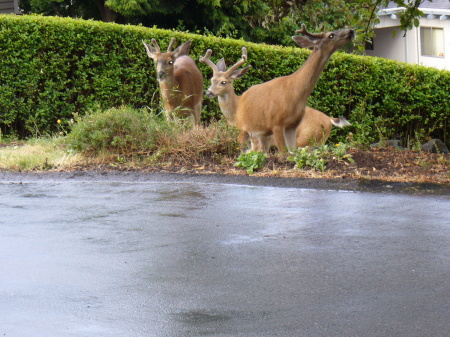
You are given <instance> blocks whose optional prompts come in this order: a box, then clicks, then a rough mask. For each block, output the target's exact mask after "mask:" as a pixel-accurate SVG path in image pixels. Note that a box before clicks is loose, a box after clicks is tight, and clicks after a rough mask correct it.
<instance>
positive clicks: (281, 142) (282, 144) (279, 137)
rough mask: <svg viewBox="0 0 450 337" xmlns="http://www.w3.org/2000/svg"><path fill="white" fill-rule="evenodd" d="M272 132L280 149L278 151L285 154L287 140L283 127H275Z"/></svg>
mask: <svg viewBox="0 0 450 337" xmlns="http://www.w3.org/2000/svg"><path fill="white" fill-rule="evenodd" d="M272 132H273V139H274V141H275V144H276V146H277V148H278V151H279V152H285V151H286V140H285V138H284V134H285V129H284V128H283V127H282V126H275V127H274V128H273V129H272Z"/></svg>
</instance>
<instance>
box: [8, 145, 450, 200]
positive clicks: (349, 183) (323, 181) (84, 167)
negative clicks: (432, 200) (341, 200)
mask: <svg viewBox="0 0 450 337" xmlns="http://www.w3.org/2000/svg"><path fill="white" fill-rule="evenodd" d="M348 153H349V154H350V155H351V158H352V159H353V160H352V161H349V160H346V159H344V160H337V159H336V158H331V159H329V161H328V163H327V169H326V170H325V172H319V171H317V170H312V169H301V170H300V169H298V168H296V167H295V164H294V162H291V161H289V160H287V159H286V156H284V157H283V156H280V155H277V154H275V153H272V154H270V155H269V156H268V158H267V161H266V164H265V166H264V168H262V169H260V170H257V171H255V172H254V173H253V174H248V173H247V171H246V170H245V169H242V168H237V167H235V166H234V164H235V163H236V158H235V157H233V158H230V157H227V156H225V155H217V153H208V152H206V153H201V154H199V155H197V156H195V158H194V157H193V156H190V155H188V156H185V155H180V156H176V155H175V156H174V155H171V156H169V157H167V158H164V159H163V160H161V161H158V163H156V164H155V163H152V164H143V163H145V161H141V164H139V165H130V164H129V163H119V162H117V160H116V158H114V159H112V160H110V161H108V160H104V161H103V162H98V161H95V160H93V161H89V160H87V161H86V162H84V163H82V164H75V165H72V166H71V167H53V168H49V169H48V170H46V172H45V174H44V176H47V177H48V176H49V174H50V176H52V175H51V172H53V176H57V175H58V174H59V175H61V176H64V174H63V173H65V172H67V173H68V174H69V175H70V174H72V175H73V174H75V173H76V172H83V176H84V177H89V179H91V177H92V179H94V177H96V176H101V177H103V178H105V177H106V176H108V177H112V178H114V179H117V178H118V177H119V175H120V173H124V172H125V173H127V174H128V176H130V173H132V174H134V175H135V178H134V179H140V178H136V177H137V176H136V175H139V174H144V173H145V174H144V176H147V177H148V174H149V173H151V174H153V175H154V177H156V179H158V177H166V178H167V176H168V175H170V176H171V178H170V179H171V180H173V179H175V180H176V179H181V180H184V179H191V180H192V179H194V180H196V181H199V180H202V181H206V182H217V181H223V182H227V183H243V184H250V185H267V186H282V187H306V188H332V189H349V190H375V191H377V190H380V189H381V190H387V191H389V190H391V191H393V190H398V191H400V192H408V193H422V192H424V193H432V194H448V195H450V155H449V154H436V153H430V152H424V151H412V150H396V149H395V148H393V147H385V148H374V149H367V150H362V149H351V150H350V152H348ZM32 173H33V172H32ZM34 173H39V174H43V173H44V172H34ZM1 174H2V175H3V179H7V177H8V175H6V176H5V173H4V172H3V173H1ZM22 174H23V173H22ZM174 174H175V176H178V178H174V177H173V175H174ZM5 177H6V178H5ZM120 179H125V178H123V177H122V178H120Z"/></svg>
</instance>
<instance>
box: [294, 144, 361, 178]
mask: <svg viewBox="0 0 450 337" xmlns="http://www.w3.org/2000/svg"><path fill="white" fill-rule="evenodd" d="M348 149H349V145H347V144H343V143H338V144H336V146H334V147H330V146H329V145H322V146H319V147H316V148H312V149H311V148H310V147H308V146H306V147H301V148H298V149H297V150H296V151H295V152H294V153H293V154H292V155H291V156H289V157H288V160H290V161H293V162H295V167H296V168H298V169H304V168H311V169H314V170H318V171H320V172H324V171H325V170H326V168H327V163H328V161H329V159H330V158H335V159H336V160H338V161H341V160H344V159H347V160H348V161H349V162H352V163H353V162H354V160H353V158H352V156H351V154H348V153H347V151H348Z"/></svg>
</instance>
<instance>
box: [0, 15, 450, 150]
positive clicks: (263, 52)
mask: <svg viewBox="0 0 450 337" xmlns="http://www.w3.org/2000/svg"><path fill="white" fill-rule="evenodd" d="M173 36H175V37H176V38H177V39H178V41H179V42H181V41H185V40H188V39H191V40H193V44H192V49H191V56H192V57H193V58H194V59H196V60H198V58H199V57H200V56H201V55H204V53H205V51H206V50H207V49H208V48H211V49H212V50H213V59H214V58H217V59H219V58H221V57H223V58H225V60H226V62H227V63H228V64H230V63H234V62H235V61H236V60H237V59H238V58H239V57H240V53H241V47H242V46H244V45H245V46H246V47H247V49H248V55H249V63H250V64H251V65H252V70H251V71H249V72H248V74H247V75H246V76H245V77H244V78H243V79H241V80H239V81H236V82H235V87H236V91H237V92H238V93H240V92H242V91H244V90H245V89H247V88H248V87H249V86H251V85H252V84H256V83H261V82H264V81H268V80H270V79H273V78H274V77H278V76H283V75H286V74H290V73H292V72H294V71H295V70H296V69H298V68H299V67H300V66H301V65H302V64H303V62H304V61H305V59H306V58H307V57H308V54H309V52H308V51H307V50H304V49H300V48H296V47H292V48H287V47H279V46H267V45H257V44H252V43H247V42H244V41H240V40H239V41H238V40H232V39H221V38H215V37H206V36H201V35H195V34H189V33H181V32H174V31H167V30H160V29H150V28H144V27H139V26H130V25H127V26H124V25H117V24H107V23H102V22H96V21H85V20H73V19H67V18H53V17H42V16H13V15H0V41H1V42H0V43H1V48H0V78H1V83H0V87H1V90H0V129H1V131H2V133H3V134H4V135H5V134H6V135H8V134H15V135H17V136H20V137H27V136H30V135H43V134H50V133H52V132H55V131H57V130H58V128H60V127H61V126H66V127H69V125H68V121H70V120H71V119H72V118H73V114H74V113H78V114H79V115H84V114H86V113H87V112H88V111H89V110H92V109H94V110H95V109H97V108H100V109H108V108H111V107H118V106H121V105H128V106H130V107H134V108H142V107H144V106H149V107H150V108H151V109H153V110H155V109H158V107H159V94H158V89H157V84H156V81H155V73H154V66H153V64H152V62H151V61H150V60H149V58H148V57H147V55H146V53H145V51H144V48H143V46H142V40H146V41H149V40H150V39H151V38H156V39H157V40H158V43H159V44H160V45H161V46H162V48H164V46H167V44H168V42H169V40H170V38H171V37H173ZM199 68H200V69H201V70H202V72H203V74H204V75H205V78H207V79H208V78H209V76H210V75H211V74H210V69H209V68H207V66H206V65H203V64H199ZM208 85H209V80H206V81H205V86H208ZM449 92H450V72H448V71H439V70H436V69H433V68H425V67H421V66H411V65H407V64H403V63H399V62H395V61H389V60H385V59H380V58H371V57H362V56H355V55H348V54H344V53H336V54H335V55H333V57H332V59H331V60H330V62H329V63H328V65H327V67H326V69H325V70H324V72H323V74H322V75H321V78H320V80H319V82H318V84H317V86H316V88H315V90H314V92H313V94H312V96H311V97H310V100H309V105H310V106H312V107H314V108H317V109H319V110H321V111H323V112H325V113H327V114H329V115H332V116H340V115H344V116H346V117H347V118H348V119H349V120H350V122H351V123H352V126H351V127H349V128H346V129H344V130H340V129H335V130H333V133H332V136H331V140H332V141H334V142H337V141H343V140H345V139H346V138H347V136H348V135H350V140H353V141H357V142H359V143H366V144H368V143H371V142H374V141H377V140H378V139H380V138H385V139H388V138H401V139H402V141H403V145H404V146H408V145H409V146H413V145H415V144H416V143H423V142H424V141H426V140H427V139H428V138H439V139H441V140H443V141H444V142H445V143H446V144H447V146H450V138H449V130H450V100H449V99H448V98H449V96H448V93H449ZM214 116H220V112H219V109H218V106H217V103H216V102H215V101H211V100H207V101H205V106H204V109H203V118H204V120H205V121H207V120H209V119H210V118H211V117H214ZM57 120H60V121H61V124H58V123H57Z"/></svg>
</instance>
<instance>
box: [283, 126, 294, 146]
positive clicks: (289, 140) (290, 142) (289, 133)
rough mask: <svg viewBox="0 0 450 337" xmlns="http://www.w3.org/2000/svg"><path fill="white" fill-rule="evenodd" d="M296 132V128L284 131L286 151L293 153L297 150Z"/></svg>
mask: <svg viewBox="0 0 450 337" xmlns="http://www.w3.org/2000/svg"><path fill="white" fill-rule="evenodd" d="M296 131H297V128H291V129H286V130H285V131H284V137H285V139H286V145H287V148H288V151H295V150H296V149H297V140H296Z"/></svg>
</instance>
